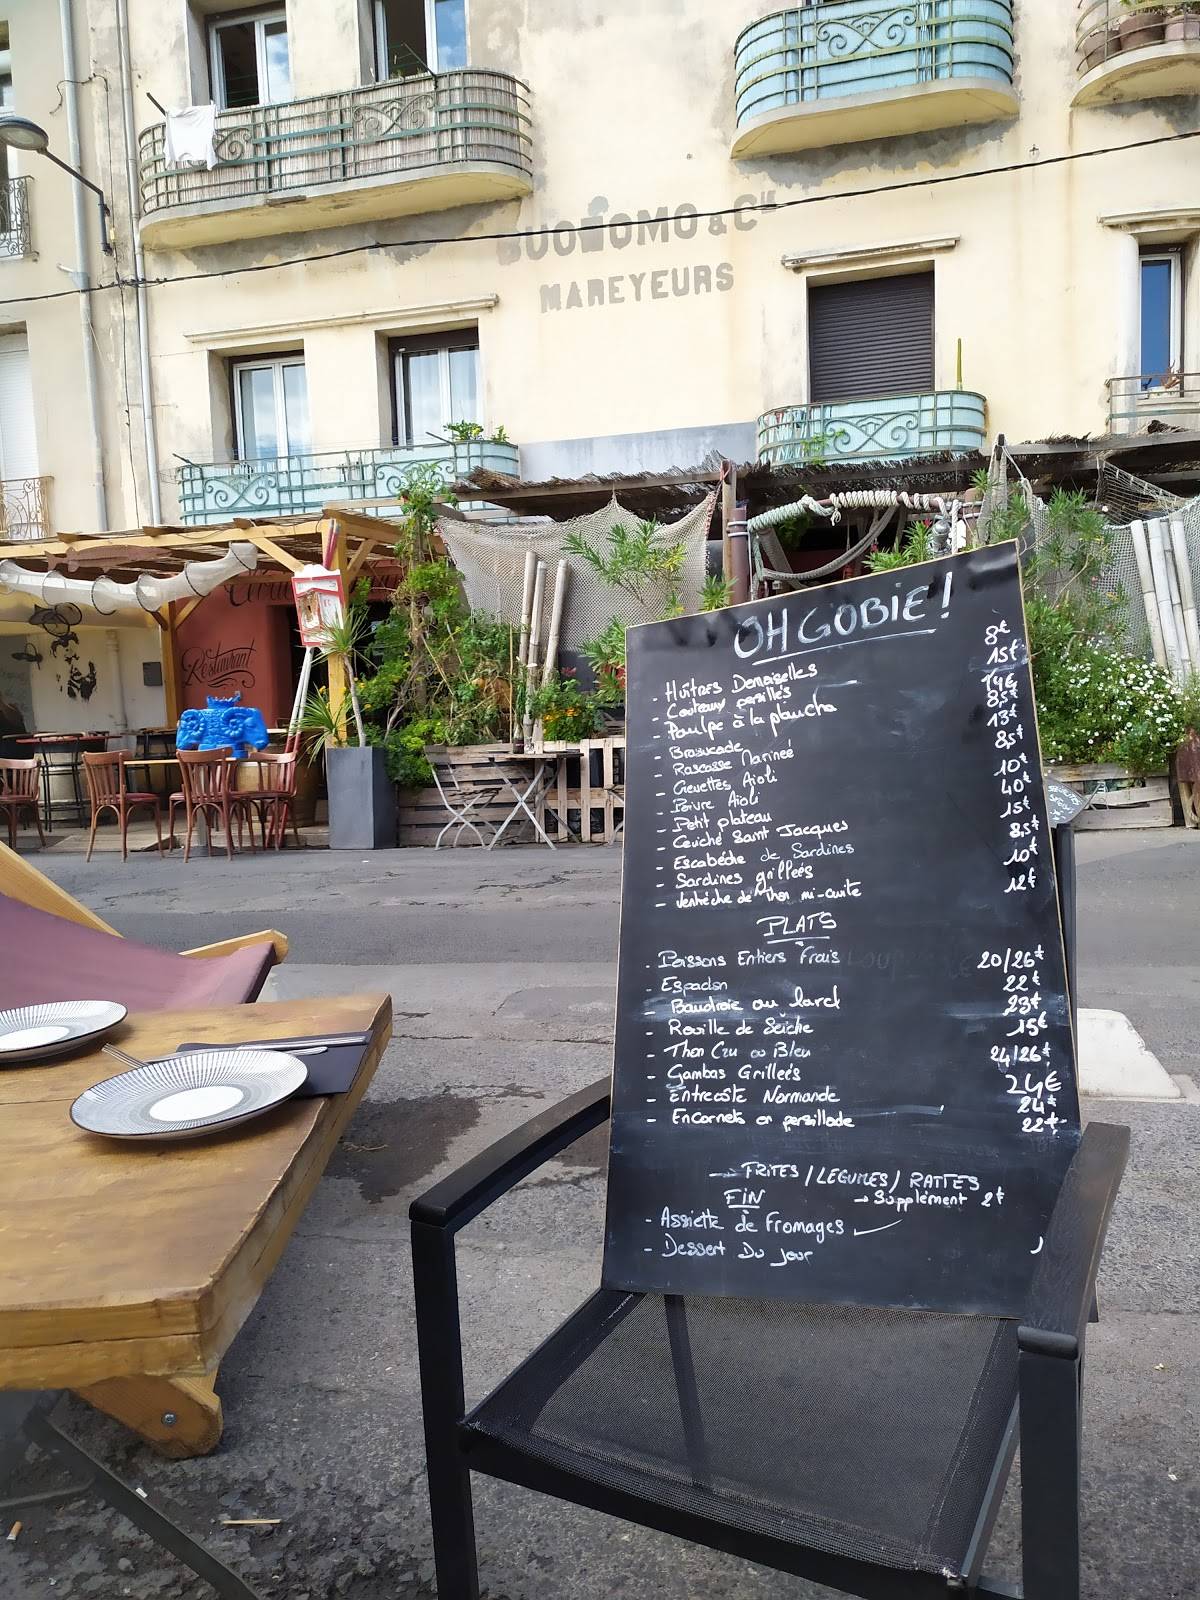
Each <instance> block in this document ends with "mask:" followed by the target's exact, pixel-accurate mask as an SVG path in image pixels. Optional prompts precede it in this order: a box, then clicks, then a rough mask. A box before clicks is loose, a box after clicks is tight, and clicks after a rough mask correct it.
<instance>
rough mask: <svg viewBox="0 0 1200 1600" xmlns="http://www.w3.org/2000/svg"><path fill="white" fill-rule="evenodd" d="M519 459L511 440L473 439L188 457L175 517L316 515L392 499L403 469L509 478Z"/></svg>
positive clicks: (452, 476) (451, 479)
mask: <svg viewBox="0 0 1200 1600" xmlns="http://www.w3.org/2000/svg"><path fill="white" fill-rule="evenodd" d="M519 459H520V458H519V453H518V450H517V446H516V445H515V444H509V443H496V441H494V440H491V439H471V440H469V441H468V442H466V443H463V444H442V445H385V446H383V447H382V448H379V449H369V450H328V451H321V452H317V453H316V454H311V455H291V456H276V457H271V458H270V459H267V460H262V461H212V462H189V463H188V464H187V465H186V466H183V467H180V468H179V469H178V471H177V473H176V479H177V482H178V485H179V510H180V517H181V519H182V521H183V522H184V524H185V525H186V526H188V527H195V526H197V525H199V524H203V523H223V522H229V521H230V520H231V519H232V518H234V517H301V516H316V515H318V514H319V513H320V512H321V510H322V509H323V508H324V507H325V506H327V505H339V504H341V503H342V502H345V501H350V502H354V501H376V500H385V501H394V500H398V499H399V497H400V495H401V494H402V493H403V490H404V482H405V474H406V473H407V472H408V471H409V469H410V468H412V467H414V466H420V465H423V464H425V463H427V462H431V461H432V462H438V463H440V464H441V466H442V468H443V472H444V476H445V481H446V483H447V484H451V483H455V482H457V481H458V480H459V479H461V478H465V477H466V476H467V475H468V474H469V473H471V472H473V471H474V470H475V469H476V467H486V468H488V470H489V471H492V472H504V473H508V474H510V475H512V476H514V477H515V476H516V475H517V473H518V471H519ZM379 509H381V510H382V508H379ZM384 514H386V512H384Z"/></svg>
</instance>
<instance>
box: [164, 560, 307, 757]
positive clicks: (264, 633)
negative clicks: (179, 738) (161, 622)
mask: <svg viewBox="0 0 1200 1600" xmlns="http://www.w3.org/2000/svg"><path fill="white" fill-rule="evenodd" d="M260 587H261V588H266V586H265V585H262V586H260V585H252V584H236V585H233V584H231V585H229V587H228V588H224V589H216V590H214V592H213V593H212V594H210V595H208V596H207V598H206V599H204V600H202V601H201V602H200V604H199V605H198V606H197V607H196V609H195V611H193V612H192V614H191V616H190V617H188V618H187V620H186V621H185V622H184V623H182V625H181V626H180V627H179V628H178V629H177V630H176V634H175V649H176V669H177V671H178V674H179V679H178V681H179V701H180V709H181V710H186V709H187V708H188V707H190V706H195V707H197V708H200V709H202V708H203V706H204V703H205V699H206V697H207V696H208V695H210V694H211V695H215V696H218V697H220V698H224V697H226V696H228V695H232V694H237V693H239V692H240V693H241V696H242V704H243V705H247V706H257V707H258V709H259V710H260V711H261V712H262V714H263V716H264V717H265V718H266V721H267V726H268V727H272V728H276V727H281V726H282V725H283V724H284V723H285V722H286V721H287V719H288V715H289V713H290V712H291V709H292V696H293V694H294V692H295V685H294V683H293V682H292V666H291V653H290V649H289V644H288V638H289V627H290V624H291V618H292V610H291V607H290V605H289V606H283V605H280V604H278V603H276V604H272V603H271V598H269V594H259V593H256V592H255V591H256V589H259V588H260Z"/></svg>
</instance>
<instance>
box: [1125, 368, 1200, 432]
mask: <svg viewBox="0 0 1200 1600" xmlns="http://www.w3.org/2000/svg"><path fill="white" fill-rule="evenodd" d="M1152 422H1162V423H1166V424H1168V425H1169V426H1170V427H1173V428H1182V429H1184V430H1185V431H1186V432H1188V433H1200V372H1138V373H1133V374H1131V375H1130V376H1128V377H1124V378H1109V380H1108V427H1109V432H1110V433H1144V432H1145V431H1146V429H1147V428H1148V427H1149V425H1150V423H1152Z"/></svg>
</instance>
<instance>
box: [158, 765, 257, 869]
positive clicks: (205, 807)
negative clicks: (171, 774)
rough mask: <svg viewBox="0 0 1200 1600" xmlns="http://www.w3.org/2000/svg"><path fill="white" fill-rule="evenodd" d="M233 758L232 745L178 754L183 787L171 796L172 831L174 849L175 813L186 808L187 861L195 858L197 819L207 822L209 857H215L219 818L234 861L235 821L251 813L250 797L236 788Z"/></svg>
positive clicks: (169, 821) (226, 852)
mask: <svg viewBox="0 0 1200 1600" xmlns="http://www.w3.org/2000/svg"><path fill="white" fill-rule="evenodd" d="M232 755H233V751H232V749H230V748H229V747H228V746H224V747H222V748H221V749H219V750H180V751H179V752H178V753H177V755H176V759H177V760H178V762H179V779H180V783H181V785H182V788H181V789H179V790H178V791H177V792H176V793H175V794H173V795H172V796H171V807H170V812H169V819H168V832H169V834H170V840H171V848H172V850H173V849H174V848H175V811H176V808H177V807H178V806H182V807H183V809H184V814H185V821H186V830H187V831H186V836H185V838H184V845H183V859H184V860H185V861H189V860H190V859H191V854H192V829H193V828H194V827H195V825H196V819H197V817H202V818H203V819H204V831H205V836H206V839H207V844H208V851H209V854H210V855H211V854H212V836H213V820H214V818H215V819H216V820H217V821H218V822H219V823H220V825H221V827H222V828H224V830H225V854H226V855H227V856H228V857H229V859H230V860H231V861H232V860H233V820H234V818H235V817H237V818H238V819H239V822H240V821H241V820H243V818H244V817H245V816H246V815H247V814H248V811H247V802H248V800H249V795H248V794H242V793H239V792H238V791H237V790H236V789H234V787H233V774H234V771H235V768H234V763H233V761H232V760H231V759H230V758H231V757H232ZM250 848H251V850H253V849H254V826H253V824H251V827H250Z"/></svg>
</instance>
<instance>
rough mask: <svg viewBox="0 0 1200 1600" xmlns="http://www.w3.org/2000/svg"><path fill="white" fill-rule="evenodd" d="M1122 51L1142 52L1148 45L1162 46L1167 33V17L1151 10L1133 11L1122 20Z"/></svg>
mask: <svg viewBox="0 0 1200 1600" xmlns="http://www.w3.org/2000/svg"><path fill="white" fill-rule="evenodd" d="M1120 32H1121V49H1122V50H1140V49H1142V48H1143V46H1145V45H1148V44H1161V43H1162V41H1163V35H1164V33H1165V32H1166V17H1165V16H1164V15H1163V13H1162V12H1161V11H1153V10H1150V9H1145V10H1139V11H1132V12H1130V14H1129V15H1128V16H1127V17H1122V18H1121V29H1120Z"/></svg>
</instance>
